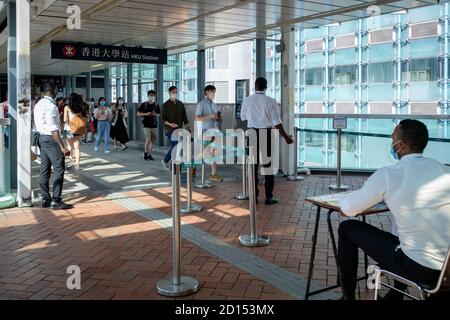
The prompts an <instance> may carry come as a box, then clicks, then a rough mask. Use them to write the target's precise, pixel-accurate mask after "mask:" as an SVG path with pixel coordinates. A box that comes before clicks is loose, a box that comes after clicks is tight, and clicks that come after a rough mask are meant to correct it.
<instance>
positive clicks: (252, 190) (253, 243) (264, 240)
mask: <svg viewBox="0 0 450 320" xmlns="http://www.w3.org/2000/svg"><path fill="white" fill-rule="evenodd" d="M255 166H256V167H257V166H258V164H257V163H255V161H254V158H253V157H251V158H250V159H249V161H248V165H247V173H248V185H249V188H248V195H249V200H250V201H249V213H250V234H244V235H242V236H240V237H239V242H240V244H241V245H243V246H245V247H262V246H267V245H268V244H269V243H270V237H268V236H264V235H261V236H258V234H257V232H256V185H255Z"/></svg>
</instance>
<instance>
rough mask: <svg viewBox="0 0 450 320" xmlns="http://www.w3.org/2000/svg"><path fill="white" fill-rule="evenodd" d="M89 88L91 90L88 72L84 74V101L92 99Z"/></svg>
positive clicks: (90, 79)
mask: <svg viewBox="0 0 450 320" xmlns="http://www.w3.org/2000/svg"><path fill="white" fill-rule="evenodd" d="M91 88H92V77H91V73H90V72H88V73H86V97H85V99H86V100H87V99H90V98H92V97H91V95H92V93H91Z"/></svg>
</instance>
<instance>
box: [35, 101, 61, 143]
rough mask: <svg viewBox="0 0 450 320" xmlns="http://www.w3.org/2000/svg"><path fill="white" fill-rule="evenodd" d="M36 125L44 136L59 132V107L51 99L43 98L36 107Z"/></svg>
mask: <svg viewBox="0 0 450 320" xmlns="http://www.w3.org/2000/svg"><path fill="white" fill-rule="evenodd" d="M34 124H35V126H36V130H37V131H38V132H39V133H40V134H41V135H43V136H50V135H52V131H59V130H60V129H61V127H60V119H59V112H58V107H57V106H56V104H55V103H54V101H53V99H52V98H50V97H43V98H42V99H41V100H39V102H38V103H36V105H35V106H34Z"/></svg>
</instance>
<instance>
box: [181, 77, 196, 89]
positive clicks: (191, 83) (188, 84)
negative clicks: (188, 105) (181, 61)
mask: <svg viewBox="0 0 450 320" xmlns="http://www.w3.org/2000/svg"><path fill="white" fill-rule="evenodd" d="M196 82H197V79H184V80H183V85H184V91H195V83H196Z"/></svg>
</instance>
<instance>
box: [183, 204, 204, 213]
mask: <svg viewBox="0 0 450 320" xmlns="http://www.w3.org/2000/svg"><path fill="white" fill-rule="evenodd" d="M202 210H203V207H202V206H201V205H199V204H196V203H191V207H190V208H189V207H188V206H187V205H185V206H183V207H182V208H181V209H180V212H181V213H195V212H200V211H202Z"/></svg>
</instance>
